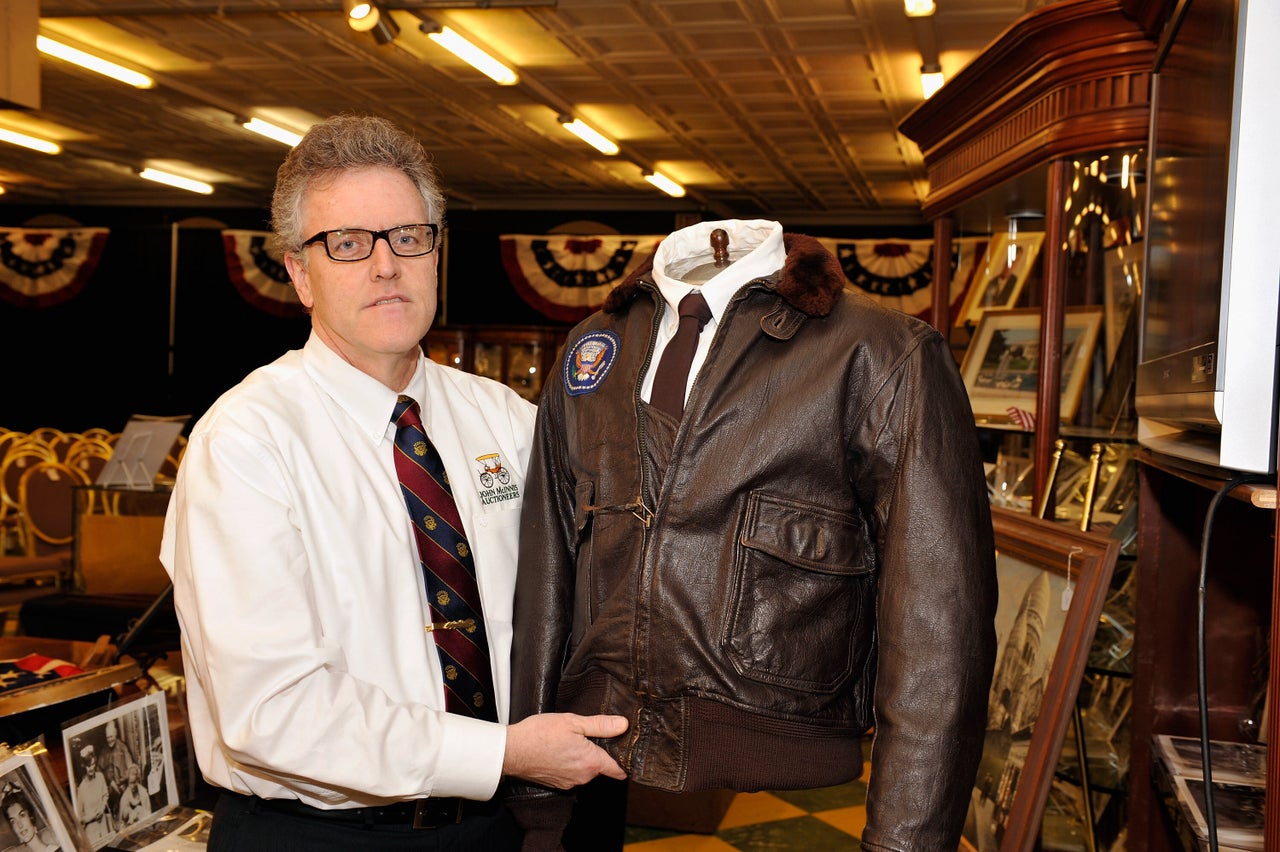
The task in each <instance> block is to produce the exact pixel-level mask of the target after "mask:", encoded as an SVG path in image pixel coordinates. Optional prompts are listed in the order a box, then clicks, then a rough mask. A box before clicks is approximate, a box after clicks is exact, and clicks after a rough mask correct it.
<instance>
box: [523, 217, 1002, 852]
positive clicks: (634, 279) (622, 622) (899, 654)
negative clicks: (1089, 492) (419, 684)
mask: <svg viewBox="0 0 1280 852" xmlns="http://www.w3.org/2000/svg"><path fill="white" fill-rule="evenodd" d="M784 243H785V246H786V251H787V257H786V264H785V266H784V268H783V269H782V270H779V271H778V272H777V273H774V274H773V275H771V276H769V277H767V278H760V279H756V280H754V281H752V282H750V283H748V284H747V285H745V286H744V287H743V288H742V289H741V290H740V291H739V292H738V294H737V295H735V296H734V298H733V299H732V300H731V301H730V303H729V306H728V308H727V310H726V313H725V315H724V317H723V320H722V322H721V324H720V326H719V327H718V329H717V331H716V333H715V338H714V340H713V342H712V344H711V350H710V353H709V355H708V357H707V360H706V363H705V365H704V366H703V368H702V370H701V372H700V373H699V374H698V377H697V380H696V382H695V384H694V386H693V389H692V391H691V393H690V397H689V401H688V403H687V407H686V409H685V414H684V418H683V419H682V421H681V422H680V425H679V428H678V431H677V432H676V434H675V438H674V444H673V446H672V447H671V454H670V458H669V460H668V462H667V470H666V477H665V480H664V481H662V482H660V483H659V482H656V481H655V478H656V477H655V475H654V471H653V470H652V469H651V462H650V456H649V454H648V453H647V452H646V450H645V448H646V446H647V443H646V441H647V439H646V435H645V430H646V428H647V420H646V415H645V413H644V409H645V403H643V402H642V401H641V399H640V392H639V389H640V385H641V381H642V379H643V377H644V374H645V370H646V367H647V365H648V363H649V361H650V359H651V357H652V348H653V339H654V333H655V329H656V327H657V324H658V321H659V318H660V316H661V311H660V308H661V296H660V295H659V294H658V292H657V289H656V287H655V286H654V284H653V283H652V279H651V277H650V276H649V275H648V272H649V269H648V267H646V268H644V269H641V270H639V271H638V272H637V273H636V274H634V275H632V276H631V277H629V278H628V279H627V280H626V281H624V282H623V283H622V284H621V285H619V287H618V288H617V289H615V290H614V291H613V292H612V293H611V294H610V296H609V298H608V300H607V302H606V304H605V307H604V310H602V311H600V312H598V313H596V314H595V315H593V316H591V317H588V318H587V319H586V320H584V321H583V322H581V323H580V324H579V325H578V326H577V327H576V328H574V329H573V330H572V331H571V332H570V333H569V336H568V338H567V342H566V345H565V349H564V353H563V357H562V363H561V364H560V369H559V370H558V371H557V373H556V374H555V375H552V376H549V377H548V385H547V387H546V389H545V390H544V393H543V396H542V399H541V403H540V406H539V412H538V424H537V434H536V439H535V445H534V451H533V457H532V460H531V462H530V469H529V472H528V476H527V483H526V493H525V497H524V516H523V522H522V531H521V538H520V572H519V579H518V582H517V589H516V604H515V607H516V609H515V631H516V632H515V641H514V652H513V653H514V658H513V662H512V672H513V684H512V702H511V720H512V721H513V722H514V721H518V720H520V719H522V718H524V717H526V716H528V715H531V714H534V713H540V712H546V711H552V710H557V711H572V712H577V713H583V714H594V713H618V714H621V715H624V716H626V717H628V718H629V719H630V722H631V727H630V729H629V730H628V731H627V733H626V734H624V735H623V736H622V737H620V738H618V739H617V740H612V741H608V742H605V743H603V745H604V746H605V747H606V748H607V749H608V750H609V752H610V753H611V754H612V755H613V756H614V757H615V758H616V759H617V760H618V762H619V763H620V764H621V765H622V766H623V768H624V769H626V770H627V772H628V774H629V776H630V778H631V780H632V781H634V782H636V783H639V784H644V785H648V786H652V787H657V788H661V789H664V790H695V789H704V788H715V787H729V788H734V789H737V790H759V789H783V788H809V787H821V786H827V785H832V784H837V783H842V782H844V781H848V780H850V779H853V778H857V777H858V776H859V775H860V774H861V772H862V757H861V748H860V741H861V739H862V737H863V736H864V734H866V733H867V731H868V730H870V729H871V728H873V727H874V730H875V734H874V737H875V738H874V746H873V752H872V764H873V771H872V774H871V778H870V786H869V790H868V795H867V826H866V830H865V832H864V834H863V837H862V846H863V848H864V849H872V850H888V849H893V850H934V849H937V850H942V849H945V850H948V852H952V850H954V849H956V847H957V843H958V839H959V835H960V831H961V827H962V823H963V821H964V818H965V813H966V810H967V807H968V802H969V793H970V790H971V789H972V787H973V781H974V775H975V772H976V770H977V763H978V759H979V757H980V755H981V751H982V744H983V734H984V729H985V722H986V714H987V698H988V690H989V688H990V684H991V675H992V667H993V665H994V660H995V632H994V624H993V619H994V614H995V604H996V577H995V565H994V544H993V538H992V529H991V517H990V512H989V508H988V502H987V492H986V487H985V482H984V478H983V470H982V460H981V454H980V452H979V447H978V443H977V438H976V431H975V429H974V423H973V415H972V412H971V409H970V407H969V401H968V397H967V396H966V393H965V389H964V386H963V384H962V382H961V379H960V375H959V371H958V369H957V367H956V362H955V359H954V358H953V356H952V354H951V352H950V350H949V348H948V346H947V345H946V342H945V341H944V340H943V338H942V337H941V335H939V334H938V333H937V332H936V331H935V330H934V329H933V328H932V327H930V326H929V325H927V324H925V323H923V322H920V321H918V320H916V319H914V318H911V317H908V316H906V315H905V314H902V313H898V312H895V311H891V310H887V309H885V308H882V307H880V306H878V305H876V304H875V303H874V302H873V301H871V300H870V299H867V298H865V297H863V296H861V295H857V294H855V293H853V292H852V291H847V290H845V289H844V284H845V277H844V275H843V273H842V271H841V269H840V266H839V264H838V262H837V261H836V259H835V258H834V257H833V256H832V255H831V254H830V253H829V252H828V251H826V249H824V248H823V247H822V245H821V244H820V243H819V242H818V241H817V240H815V239H812V238H810V237H805V236H800V235H794V234H789V235H786V237H785V240H784ZM555 795H556V794H555V793H553V792H552V791H550V790H545V789H541V788H536V787H533V786H530V785H525V786H519V787H516V788H514V795H513V797H512V799H511V804H512V807H513V808H514V809H515V810H516V811H517V813H518V814H520V813H521V812H524V814H526V815H527V814H528V813H529V812H530V810H531V809H530V807H529V806H530V805H534V804H535V803H536V805H537V809H538V810H539V811H541V813H542V814H543V816H542V817H539V818H537V819H535V820H534V822H537V821H538V819H542V820H543V822H544V823H545V820H546V819H547V817H546V816H545V814H547V813H549V812H551V811H555V810H556V808H555V807H554V802H553V801H551V800H549V799H550V797H553V796H555ZM522 821H526V824H530V823H529V822H528V821H527V820H525V819H524V817H522ZM544 827H545V825H544Z"/></svg>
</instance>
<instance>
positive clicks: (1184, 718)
mask: <svg viewBox="0 0 1280 852" xmlns="http://www.w3.org/2000/svg"><path fill="white" fill-rule="evenodd" d="M1139 460H1140V462H1141V492H1140V494H1139V497H1138V503H1139V516H1140V520H1139V531H1138V554H1139V564H1140V566H1141V575H1140V577H1139V586H1140V593H1139V595H1138V605H1137V613H1136V620H1137V631H1136V633H1135V637H1134V657H1135V660H1134V684H1133V690H1134V711H1133V729H1132V730H1133V741H1132V753H1131V758H1130V766H1131V772H1132V775H1131V778H1132V781H1131V785H1130V797H1129V799H1130V819H1129V848H1130V849H1141V850H1144V852H1164V851H1165V850H1180V849H1182V848H1183V846H1182V844H1181V841H1180V840H1179V838H1178V835H1177V833H1176V832H1175V831H1174V829H1173V826H1172V824H1171V821H1170V820H1169V818H1168V816H1167V815H1166V813H1165V808H1164V804H1163V802H1162V801H1161V796H1160V793H1159V791H1158V790H1157V789H1156V788H1155V786H1154V785H1153V782H1152V769H1153V757H1152V745H1151V738H1152V736H1153V735H1155V734H1172V735H1176V736H1184V737H1199V736H1200V724H1201V722H1200V720H1201V715H1200V709H1199V706H1198V705H1199V696H1200V688H1199V673H1198V669H1199V667H1198V665H1197V659H1198V650H1197V646H1198V644H1199V637H1198V623H1199V621H1200V615H1199V607H1200V601H1201V599H1203V602H1204V632H1205V636H1204V651H1205V656H1206V657H1207V658H1208V662H1207V665H1206V666H1205V670H1204V676H1205V680H1204V685H1205V689H1204V694H1205V699H1206V702H1205V703H1206V706H1207V709H1208V713H1207V717H1206V718H1207V720H1208V729H1209V736H1210V738H1211V739H1216V740H1227V741H1231V742H1256V741H1257V740H1258V739H1259V738H1265V739H1266V741H1268V742H1270V743H1277V742H1280V740H1278V739H1277V737H1280V718H1277V714H1276V713H1275V712H1271V713H1270V714H1269V716H1268V718H1267V719H1266V720H1265V723H1264V720H1263V705H1264V703H1265V694H1266V686H1267V684H1268V683H1275V682H1277V681H1276V680H1275V678H1276V676H1277V672H1278V666H1280V660H1277V658H1276V655H1275V654H1274V653H1273V652H1272V642H1273V639H1272V637H1274V636H1276V635H1277V634H1276V632H1275V628H1276V617H1277V615H1280V606H1277V603H1276V595H1277V593H1278V591H1280V584H1277V583H1276V582H1275V577H1276V576H1277V572H1280V559H1278V557H1277V554H1276V546H1275V545H1276V541H1275V536H1276V532H1277V527H1276V512H1275V500H1276V488H1275V485H1276V483H1275V482H1274V481H1272V482H1270V483H1264V484H1262V485H1245V486H1241V487H1238V488H1236V489H1234V490H1233V491H1232V492H1231V493H1230V494H1229V495H1227V496H1226V497H1224V498H1222V499H1221V500H1219V501H1218V502H1217V506H1216V511H1214V512H1213V514H1212V523H1211V525H1207V524H1206V518H1208V517H1209V515H1210V509H1211V507H1213V504H1214V498H1215V495H1216V494H1217V492H1218V491H1219V490H1220V489H1221V488H1222V487H1223V486H1224V484H1225V481H1223V480H1215V479H1209V478H1206V477H1204V476H1199V475H1194V474H1190V473H1186V472H1183V471H1182V470H1180V469H1179V468H1178V467H1175V466H1172V465H1170V464H1168V463H1167V462H1165V461H1162V459H1161V458H1160V457H1159V456H1156V455H1154V454H1150V453H1145V452H1144V453H1142V454H1141V455H1140V457H1139ZM1207 528H1209V529H1211V532H1210V535H1209V547H1208V549H1207V551H1206V553H1205V556H1206V559H1205V562H1204V573H1203V576H1202V575H1201V546H1202V544H1203V542H1204V537H1205V531H1206V529H1207ZM1202 580H1203V593H1202V592H1201V581H1202ZM1264 724H1265V728H1264ZM1267 757H1268V765H1267V796H1266V798H1267V802H1266V810H1265V814H1266V817H1265V818H1266V848H1267V849H1280V814H1278V813H1277V809H1278V808H1280V802H1277V793H1278V792H1280V790H1278V788H1277V784H1276V779H1277V778H1280V766H1278V761H1277V754H1276V749H1275V748H1269V749H1268V755H1267Z"/></svg>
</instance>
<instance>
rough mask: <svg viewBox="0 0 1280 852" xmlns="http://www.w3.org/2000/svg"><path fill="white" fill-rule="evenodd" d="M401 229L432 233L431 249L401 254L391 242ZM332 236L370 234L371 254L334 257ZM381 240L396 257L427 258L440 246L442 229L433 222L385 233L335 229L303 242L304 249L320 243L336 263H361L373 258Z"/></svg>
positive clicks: (357, 229) (392, 229)
mask: <svg viewBox="0 0 1280 852" xmlns="http://www.w3.org/2000/svg"><path fill="white" fill-rule="evenodd" d="M401 228H426V229H427V230H428V231H430V232H431V248H429V249H427V250H426V251H424V252H419V253H418V254H401V253H400V252H399V251H397V250H396V245H395V243H393V242H392V241H391V233H392V232H393V231H399V230H400V229H401ZM330 234H368V235H369V236H370V237H371V238H372V239H370V240H369V253H368V254H366V255H365V256H363V257H334V256H333V252H332V251H330V250H329V235H330ZM379 239H383V240H386V242H387V246H388V247H389V248H390V249H391V253H392V254H394V255H395V256H396V257H426V256H427V255H429V254H431V253H432V252H433V251H435V250H436V248H437V247H438V246H439V245H440V227H439V226H438V225H436V224H434V223H433V222H414V223H412V224H408V225H396V226H395V227H393V228H387V229H386V230H385V231H372V230H369V229H368V228H334V229H333V230H330V231H320V232H318V233H317V234H315V235H314V236H312V237H308V238H307V239H305V240H303V242H302V248H306V247H307V246H309V245H311V244H313V243H320V244H321V245H322V246H324V253H325V255H326V256H327V257H328V258H329V259H330V260H332V261H333V262H334V263H359V262H360V261H362V260H368V259H369V258H371V257H373V248H374V246H376V245H377V244H378V240H379Z"/></svg>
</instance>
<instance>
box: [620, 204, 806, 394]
mask: <svg viewBox="0 0 1280 852" xmlns="http://www.w3.org/2000/svg"><path fill="white" fill-rule="evenodd" d="M716 228H723V229H724V230H725V232H726V233H727V234H728V235H729V258H730V260H731V261H732V262H731V263H730V264H729V265H728V266H726V267H724V268H723V269H721V270H720V271H719V272H717V273H716V274H715V275H714V276H712V277H711V278H708V279H707V280H706V281H704V282H703V283H701V284H697V285H695V284H692V283H688V282H685V281H683V280H681V279H680V278H679V277H674V276H673V275H671V274H668V272H669V271H670V272H672V273H675V272H677V271H681V270H685V268H686V267H688V266H689V264H690V260H691V259H694V260H702V261H705V262H706V263H711V259H712V251H711V232H712V231H714V230H715V229H716ZM786 259H787V252H786V249H785V248H783V245H782V225H781V224H779V223H777V222H773V221H770V220H768V219H725V220H722V221H718V222H699V223H697V224H696V225H690V226H689V227H687V228H681V229H680V230H678V231H675V232H673V233H671V234H669V235H668V236H666V237H664V238H663V240H662V242H661V243H659V244H658V250H657V251H656V252H655V253H654V256H653V280H654V283H656V284H657V285H658V290H659V291H661V293H662V298H663V300H664V301H665V302H666V305H665V307H664V308H663V311H662V323H661V325H659V327H658V339H657V342H656V343H655V347H654V350H653V360H652V361H650V362H649V372H648V373H647V374H646V375H645V377H644V382H643V384H642V385H641V386H640V396H641V397H642V398H643V399H644V400H645V401H646V402H648V401H649V398H650V394H652V393H653V374H654V373H655V372H657V370H658V362H659V361H660V360H661V359H662V351H663V350H664V349H666V348H667V344H668V343H670V342H671V338H672V337H674V336H675V333H676V329H677V328H679V325H680V311H679V305H680V300H681V299H683V298H684V297H685V296H687V295H688V294H689V293H690V291H692V290H695V289H698V290H701V291H702V297H703V298H704V299H706V300H707V307H709V308H710V309H711V319H710V320H709V321H708V322H707V324H706V325H705V326H704V327H703V329H702V334H701V335H699V337H698V348H697V349H696V350H695V351H694V353H693V363H692V364H691V365H690V366H689V383H688V384H687V385H686V386H685V390H684V393H685V399H686V400H688V398H689V389H690V388H692V387H693V382H694V380H695V379H696V378H697V377H698V371H699V370H700V369H702V364H703V362H704V361H706V360H707V350H709V349H710V348H711V339H712V338H713V337H715V330H716V328H717V327H718V326H719V325H720V318H721V317H723V316H724V311H725V308H726V307H727V306H728V304H729V300H730V299H732V298H733V296H734V294H735V293H737V292H738V290H740V289H741V288H742V285H743V284H746V283H747V282H748V281H751V280H752V279H755V278H759V277H761V276H764V275H772V274H773V273H774V272H777V271H778V270H779V269H781V268H782V266H783V264H784V263H785V262H786ZM698 265H700V264H697V263H695V264H694V266H695V267H696V266H698ZM685 274H687V270H686V271H685Z"/></svg>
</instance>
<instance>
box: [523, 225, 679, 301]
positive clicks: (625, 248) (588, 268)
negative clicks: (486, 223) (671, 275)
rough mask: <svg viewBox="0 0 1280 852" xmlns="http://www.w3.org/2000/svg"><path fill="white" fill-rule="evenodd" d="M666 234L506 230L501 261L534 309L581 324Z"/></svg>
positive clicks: (652, 250)
mask: <svg viewBox="0 0 1280 852" xmlns="http://www.w3.org/2000/svg"><path fill="white" fill-rule="evenodd" d="M664 236H666V235H665V234H643V235H638V236H623V235H618V234H603V235H600V236H579V235H576V234H543V235H541V236H530V235H525V234H504V235H503V236H501V237H499V238H498V239H499V241H500V244H501V246H502V265H503V266H504V267H505V268H506V270H507V277H508V278H509V279H510V280H511V286H512V287H514V288H515V290H516V292H517V293H519V294H520V296H521V298H523V299H524V300H525V301H526V302H528V303H529V305H530V306H532V307H533V308H534V309H535V310H537V311H538V312H539V313H542V314H544V315H546V316H548V317H551V318H552V319H556V320H563V321H565V322H577V321H578V320H580V319H583V318H584V317H586V316H587V315H588V314H591V313H592V312H594V311H596V310H598V309H599V307H600V306H601V305H603V304H604V299H605V296H607V295H609V291H610V290H612V289H613V288H614V287H615V286H617V284H618V283H619V282H620V281H622V279H623V278H626V277H627V275H628V274H630V273H631V271H632V270H634V269H635V268H636V267H637V266H639V265H640V264H641V263H643V262H644V261H646V260H648V259H649V258H650V257H651V256H652V255H653V252H654V251H655V250H656V249H657V248H658V243H660V242H662V239H663V237H664Z"/></svg>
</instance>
